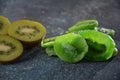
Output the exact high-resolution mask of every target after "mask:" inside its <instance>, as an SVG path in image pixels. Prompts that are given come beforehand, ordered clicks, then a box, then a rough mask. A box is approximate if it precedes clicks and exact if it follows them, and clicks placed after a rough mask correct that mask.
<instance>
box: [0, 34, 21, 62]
mask: <svg viewBox="0 0 120 80" xmlns="http://www.w3.org/2000/svg"><path fill="white" fill-rule="evenodd" d="M22 52H23V45H22V44H21V42H20V41H18V40H16V39H14V38H12V37H10V36H7V35H0V62H1V63H7V62H12V61H14V60H16V59H18V58H19V56H20V55H21V54H22Z"/></svg>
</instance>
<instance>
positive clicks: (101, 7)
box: [0, 0, 120, 80]
mask: <svg viewBox="0 0 120 80" xmlns="http://www.w3.org/2000/svg"><path fill="white" fill-rule="evenodd" d="M0 15H3V16H6V17H8V18H9V19H10V21H11V22H13V21H15V20H19V19H29V20H35V21H38V22H41V23H42V24H44V25H45V26H46V28H47V36H46V37H52V36H58V35H61V34H63V33H64V32H65V30H67V28H69V27H70V26H72V25H73V24H75V23H76V22H78V21H81V20H85V19H97V20H98V21H99V24H100V26H103V27H106V28H112V29H114V30H116V35H115V37H114V39H115V42H116V44H117V48H118V49H119V50H120V35H119V34H120V31H119V30H120V1H119V0H0ZM0 80H120V55H118V56H117V57H115V58H113V59H111V60H108V61H106V62H88V61H84V60H83V61H81V62H80V63H78V64H69V63H66V62H63V61H61V60H60V59H58V58H57V57H48V56H47V55H46V53H45V50H44V49H42V48H41V47H40V46H37V47H35V48H32V49H27V50H25V51H24V54H23V56H22V57H21V58H20V60H19V61H17V62H16V63H14V64H7V65H2V64H0Z"/></svg>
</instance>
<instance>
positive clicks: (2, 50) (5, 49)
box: [0, 44, 11, 52]
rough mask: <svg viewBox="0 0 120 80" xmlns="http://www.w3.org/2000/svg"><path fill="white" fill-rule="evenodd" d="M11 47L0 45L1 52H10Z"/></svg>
mask: <svg viewBox="0 0 120 80" xmlns="http://www.w3.org/2000/svg"><path fill="white" fill-rule="evenodd" d="M10 50H11V47H10V46H8V45H5V44H0V52H9V51H10Z"/></svg>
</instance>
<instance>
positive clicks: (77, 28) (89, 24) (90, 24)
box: [66, 20, 98, 33]
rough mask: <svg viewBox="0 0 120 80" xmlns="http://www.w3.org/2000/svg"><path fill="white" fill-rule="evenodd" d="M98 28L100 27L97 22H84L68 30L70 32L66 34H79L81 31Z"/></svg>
mask: <svg viewBox="0 0 120 80" xmlns="http://www.w3.org/2000/svg"><path fill="white" fill-rule="evenodd" d="M96 27H98V21H97V20H84V21H80V22H78V23H76V24H75V25H73V26H72V27H70V28H68V31H67V32H66V33H71V32H74V33H77V32H79V31H81V30H94V29H95V28H96Z"/></svg>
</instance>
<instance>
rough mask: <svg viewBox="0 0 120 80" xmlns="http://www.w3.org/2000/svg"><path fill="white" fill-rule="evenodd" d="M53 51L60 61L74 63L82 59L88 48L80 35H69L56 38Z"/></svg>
mask: <svg viewBox="0 0 120 80" xmlns="http://www.w3.org/2000/svg"><path fill="white" fill-rule="evenodd" d="M54 50H55V53H56V54H57V56H58V57H59V58H60V59H61V60H63V61H66V62H69V63H76V62H79V61H80V60H82V59H83V58H84V56H85V54H86V53H87V51H88V46H87V43H86V41H85V39H84V38H82V37H81V36H80V35H78V34H74V33H69V34H65V35H62V36H59V37H57V38H56V40H55V43H54Z"/></svg>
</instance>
